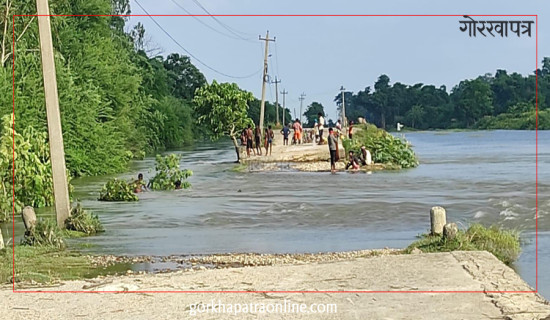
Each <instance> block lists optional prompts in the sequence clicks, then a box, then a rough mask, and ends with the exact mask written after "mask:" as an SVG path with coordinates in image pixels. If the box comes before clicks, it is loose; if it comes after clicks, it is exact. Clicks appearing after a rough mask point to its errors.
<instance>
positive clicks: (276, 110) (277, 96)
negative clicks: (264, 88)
mask: <svg viewBox="0 0 550 320" xmlns="http://www.w3.org/2000/svg"><path fill="white" fill-rule="evenodd" d="M272 83H274V84H275V112H276V113H277V127H278V126H279V124H280V123H279V89H278V88H279V87H278V86H277V84H278V83H281V79H279V80H277V76H275V81H272Z"/></svg>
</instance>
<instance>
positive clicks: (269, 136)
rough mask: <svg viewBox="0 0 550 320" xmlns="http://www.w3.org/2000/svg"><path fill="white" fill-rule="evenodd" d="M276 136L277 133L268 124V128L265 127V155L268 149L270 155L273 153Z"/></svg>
mask: <svg viewBox="0 0 550 320" xmlns="http://www.w3.org/2000/svg"><path fill="white" fill-rule="evenodd" d="M274 137H275V134H274V133H273V130H272V129H271V126H268V127H267V129H265V155H266V156H267V152H268V151H269V155H271V151H272V150H273V138H274Z"/></svg>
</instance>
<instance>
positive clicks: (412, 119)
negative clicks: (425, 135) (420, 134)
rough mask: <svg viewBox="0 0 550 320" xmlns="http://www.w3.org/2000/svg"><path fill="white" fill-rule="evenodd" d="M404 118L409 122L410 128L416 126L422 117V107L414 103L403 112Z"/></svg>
mask: <svg viewBox="0 0 550 320" xmlns="http://www.w3.org/2000/svg"><path fill="white" fill-rule="evenodd" d="M405 119H406V120H407V121H408V122H409V123H410V124H411V127H412V128H417V126H418V125H419V124H420V123H421V122H422V120H423V119H424V108H423V107H422V106H419V105H414V106H413V107H412V108H411V110H409V111H408V112H407V113H406V114H405Z"/></svg>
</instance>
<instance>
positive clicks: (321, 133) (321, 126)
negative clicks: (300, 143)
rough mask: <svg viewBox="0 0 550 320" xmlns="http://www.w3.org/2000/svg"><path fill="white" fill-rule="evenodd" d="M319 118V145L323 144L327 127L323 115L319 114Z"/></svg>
mask: <svg viewBox="0 0 550 320" xmlns="http://www.w3.org/2000/svg"><path fill="white" fill-rule="evenodd" d="M317 115H318V116H319V144H323V129H324V126H325V118H323V114H322V113H321V112H319V113H318V114H317Z"/></svg>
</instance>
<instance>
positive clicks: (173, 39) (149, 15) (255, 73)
mask: <svg viewBox="0 0 550 320" xmlns="http://www.w3.org/2000/svg"><path fill="white" fill-rule="evenodd" d="M135 1H136V4H137V5H138V6H139V7H140V8H141V10H143V12H145V14H147V16H148V17H149V18H150V19H151V20H152V21H153V22H154V23H155V24H156V25H157V27H159V29H160V30H162V32H164V34H165V35H166V36H167V37H168V38H170V39H171V40H172V41H173V42H174V43H175V44H176V45H177V46H178V47H180V48H181V49H182V50H183V51H185V52H186V53H187V54H188V55H189V56H190V57H191V58H193V59H195V60H196V61H197V62H198V63H200V64H202V65H203V66H205V67H206V68H208V69H210V70H211V71H213V72H215V73H217V74H219V75H222V76H225V77H228V78H234V79H246V78H250V77H253V76H255V75H257V74H258V73H260V72H261V71H262V69H263V68H262V69H259V70H258V71H256V72H254V73H251V74H249V75H245V76H233V75H230V74H227V73H225V72H222V71H219V70H217V69H215V68H213V67H211V66H209V65H208V64H206V63H205V62H203V61H202V60H200V59H199V58H197V57H196V56H195V55H194V54H192V53H191V52H190V51H189V50H187V49H186V48H185V47H183V45H181V44H180V43H179V41H178V40H176V39H175V38H174V37H173V36H172V35H171V34H170V33H169V32H168V31H166V29H164V28H163V27H162V25H160V24H159V23H158V22H157V20H155V18H153V17H152V16H151V14H149V12H148V11H147V10H146V9H145V8H144V7H143V6H142V5H141V3H139V1H138V0H135Z"/></svg>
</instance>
